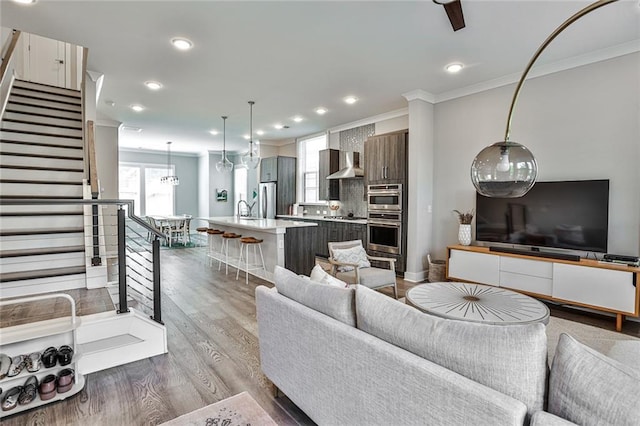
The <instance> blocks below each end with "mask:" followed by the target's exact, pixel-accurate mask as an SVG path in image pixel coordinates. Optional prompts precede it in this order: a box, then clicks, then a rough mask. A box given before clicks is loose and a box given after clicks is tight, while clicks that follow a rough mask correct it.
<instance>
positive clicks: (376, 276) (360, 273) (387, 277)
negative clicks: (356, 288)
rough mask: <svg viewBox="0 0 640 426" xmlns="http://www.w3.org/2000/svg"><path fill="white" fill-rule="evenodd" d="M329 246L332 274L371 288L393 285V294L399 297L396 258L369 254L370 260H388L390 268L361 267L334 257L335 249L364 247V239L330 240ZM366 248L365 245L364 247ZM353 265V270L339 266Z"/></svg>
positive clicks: (350, 282) (349, 282)
mask: <svg viewBox="0 0 640 426" xmlns="http://www.w3.org/2000/svg"><path fill="white" fill-rule="evenodd" d="M328 246H329V263H330V264H331V275H333V276H334V277H336V278H338V279H339V280H342V281H344V282H346V283H347V284H360V285H363V286H365V287H368V288H370V289H379V288H383V287H393V296H394V297H395V298H396V299H397V298H398V287H397V284H396V259H390V258H388V257H376V256H369V255H368V254H367V259H368V260H369V261H377V262H388V263H389V269H384V268H376V267H374V266H371V267H368V268H360V267H359V266H358V265H357V264H353V263H341V262H338V261H336V260H335V259H334V255H333V252H334V250H345V249H350V248H353V247H357V246H360V247H363V246H362V240H352V241H340V242H330V243H328ZM363 250H364V247H363ZM340 266H352V267H353V269H352V270H351V271H345V272H340V271H339V270H338V267H340Z"/></svg>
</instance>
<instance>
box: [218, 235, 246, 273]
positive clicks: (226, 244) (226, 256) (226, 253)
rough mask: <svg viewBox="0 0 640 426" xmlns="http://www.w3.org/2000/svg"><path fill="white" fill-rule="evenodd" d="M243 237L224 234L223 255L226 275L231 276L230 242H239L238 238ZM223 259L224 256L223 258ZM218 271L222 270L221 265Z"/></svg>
mask: <svg viewBox="0 0 640 426" xmlns="http://www.w3.org/2000/svg"><path fill="white" fill-rule="evenodd" d="M240 237H242V235H240V234H236V233H234V232H224V233H223V234H222V255H223V256H224V263H225V267H224V273H225V275H228V274H229V241H231V240H234V241H238V238H240ZM221 259H222V256H221ZM218 270H220V264H218Z"/></svg>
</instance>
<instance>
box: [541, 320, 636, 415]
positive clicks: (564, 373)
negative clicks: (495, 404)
mask: <svg viewBox="0 0 640 426" xmlns="http://www.w3.org/2000/svg"><path fill="white" fill-rule="evenodd" d="M638 395H640V371H638V370H636V369H634V368H630V367H628V366H626V365H624V364H622V363H620V362H618V361H616V360H614V359H611V358H609V357H607V356H605V355H602V354H601V353H599V352H597V351H595V350H594V349H591V348H589V347H588V346H586V345H583V344H582V343H580V342H578V341H577V340H575V339H574V338H573V337H571V336H569V335H567V334H564V333H563V334H561V335H560V340H559V341H558V346H557V347H556V354H555V357H554V358H553V365H552V366H551V375H550V377H549V408H548V410H547V411H549V412H550V413H552V414H555V415H557V416H559V417H562V418H564V419H567V420H570V421H572V422H574V423H578V424H581V425H596V424H598V425H602V424H610V425H617V426H623V425H638V421H640V404H638Z"/></svg>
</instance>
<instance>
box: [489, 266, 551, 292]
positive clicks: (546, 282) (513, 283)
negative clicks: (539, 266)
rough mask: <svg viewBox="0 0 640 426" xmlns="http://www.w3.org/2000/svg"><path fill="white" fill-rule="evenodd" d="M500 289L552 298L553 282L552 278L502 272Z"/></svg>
mask: <svg viewBox="0 0 640 426" xmlns="http://www.w3.org/2000/svg"><path fill="white" fill-rule="evenodd" d="M500 287H505V288H511V289H514V290H520V291H527V292H530V293H537V294H544V295H545V296H551V293H552V290H553V280H552V279H551V278H541V277H533V276H531V275H523V274H515V273H513V272H505V271H500Z"/></svg>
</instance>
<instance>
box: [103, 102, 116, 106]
mask: <svg viewBox="0 0 640 426" xmlns="http://www.w3.org/2000/svg"><path fill="white" fill-rule="evenodd" d="M104 103H105V105H108V106H110V107H114V106H116V103H115V102H113V101H104Z"/></svg>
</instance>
